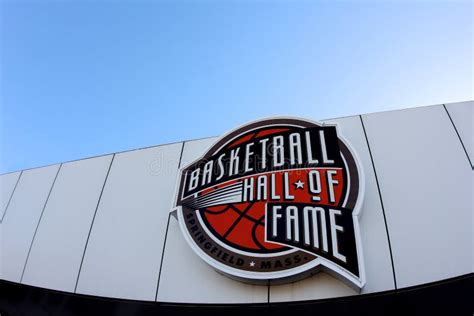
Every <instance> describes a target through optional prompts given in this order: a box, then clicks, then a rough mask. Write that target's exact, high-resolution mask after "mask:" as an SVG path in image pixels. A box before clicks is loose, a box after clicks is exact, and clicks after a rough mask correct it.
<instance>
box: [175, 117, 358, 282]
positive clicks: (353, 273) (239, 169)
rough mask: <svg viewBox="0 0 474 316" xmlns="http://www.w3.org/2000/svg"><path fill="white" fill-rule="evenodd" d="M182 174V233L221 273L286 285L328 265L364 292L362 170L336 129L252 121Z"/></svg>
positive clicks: (296, 121) (284, 120)
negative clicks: (361, 237)
mask: <svg viewBox="0 0 474 316" xmlns="http://www.w3.org/2000/svg"><path fill="white" fill-rule="evenodd" d="M179 177H180V178H179V183H178V189H177V197H176V201H175V206H176V210H177V215H178V220H179V223H180V227H181V231H182V232H183V234H184V237H185V239H186V240H187V242H188V243H189V245H190V246H191V248H192V249H194V251H195V252H196V253H197V254H198V255H199V256H200V257H201V258H202V259H203V260H205V261H206V262H207V263H209V264H210V265H211V266H213V267H214V268H216V269H217V270H218V271H220V272H221V273H224V274H226V275H229V276H231V277H233V278H238V279H241V280H244V281H247V282H253V283H255V282H256V283H259V282H268V281H270V280H271V281H272V282H289V281H294V280H295V279H297V278H303V277H305V276H308V275H310V274H311V273H314V272H316V271H317V270H318V269H320V268H323V269H326V270H327V271H328V272H330V273H331V274H333V275H337V276H340V277H342V278H343V279H344V280H346V281H349V283H350V284H352V285H355V286H356V287H358V288H362V287H363V285H364V283H365V276H364V266H363V259H362V251H361V241H360V235H359V223H358V215H359V211H360V205H361V203H362V199H363V187H364V186H363V173H362V170H361V167H360V164H359V162H358V159H357V157H356V155H355V154H354V152H353V151H352V149H351V148H350V146H349V144H348V143H347V142H346V141H345V140H344V139H343V138H342V137H341V135H339V131H338V128H337V126H336V125H330V124H320V123H316V122H312V121H307V120H302V119H294V118H272V119H267V120H261V121H257V122H253V123H250V124H247V125H245V126H242V127H240V128H238V129H236V130H234V131H232V132H230V133H228V134H226V135H225V136H223V137H221V138H220V139H219V140H217V142H216V143H215V144H214V145H213V146H211V147H210V148H209V150H207V152H206V153H205V154H204V155H203V156H202V157H201V158H200V159H198V160H196V161H194V162H193V163H191V164H190V165H188V166H186V167H184V168H182V169H181V171H180V175H179Z"/></svg>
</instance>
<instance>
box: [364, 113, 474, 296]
mask: <svg viewBox="0 0 474 316" xmlns="http://www.w3.org/2000/svg"><path fill="white" fill-rule="evenodd" d="M363 120H364V124H365V127H366V131H367V135H368V139H369V143H370V148H371V150H372V154H373V157H374V162H375V167H376V170H377V175H378V179H379V184H380V189H381V194H382V199H383V203H384V207H385V214H386V217H387V223H388V230H389V234H390V240H391V245H392V253H393V257H394V263H395V274H396V278H397V284H398V286H399V287H407V286H411V285H416V284H422V283H427V282H433V281H437V280H442V279H446V278H450V277H454V276H458V275H462V274H466V273H469V272H470V271H471V268H472V264H471V262H472V240H471V237H472V226H471V225H472V204H471V197H472V192H473V191H472V180H471V179H472V175H471V174H472V169H471V168H470V166H469V164H468V163H466V160H467V157H466V155H465V153H464V150H463V148H462V146H461V143H460V141H459V139H458V137H457V135H456V133H455V131H454V129H453V126H452V124H451V121H450V120H449V117H448V115H447V113H446V111H445V110H444V108H443V106H432V107H423V108H415V109H409V110H402V111H392V112H384V113H376V114H370V115H364V116H363Z"/></svg>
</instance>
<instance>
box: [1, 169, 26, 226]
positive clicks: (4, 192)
mask: <svg viewBox="0 0 474 316" xmlns="http://www.w3.org/2000/svg"><path fill="white" fill-rule="evenodd" d="M20 173H21V172H19V171H18V172H11V173H7V174H2V175H1V176H0V194H1V195H0V223H1V222H2V221H3V216H4V215H5V211H6V209H7V205H8V202H9V201H10V199H11V197H12V195H13V191H14V190H15V187H16V184H17V182H18V180H19V179H20Z"/></svg>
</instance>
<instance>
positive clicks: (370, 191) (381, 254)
mask: <svg viewBox="0 0 474 316" xmlns="http://www.w3.org/2000/svg"><path fill="white" fill-rule="evenodd" d="M326 122H327V123H336V124H338V127H339V132H340V133H341V135H342V136H343V138H344V139H345V140H347V141H348V142H349V144H350V146H351V148H353V149H354V151H355V152H356V154H357V155H358V157H359V159H360V162H361V165H362V169H363V172H364V175H365V195H364V196H363V199H364V202H363V205H362V209H361V212H360V216H359V224H360V231H361V238H362V248H363V249H362V250H363V253H364V261H365V270H366V279H367V283H366V285H365V287H364V288H363V290H362V293H371V292H379V291H386V290H391V289H394V287H395V285H394V279H393V270H392V263H391V259H390V248H389V242H388V237H387V232H386V229H385V221H384V215H383V209H382V206H381V201H380V197H379V193H378V189H377V183H376V178H375V174H374V170H373V167H372V162H371V158H370V153H369V149H368V147H367V141H366V138H365V135H364V130H363V127H362V123H361V120H360V117H359V116H351V117H346V118H341V119H334V120H330V121H326ZM355 294H357V292H356V291H355V290H353V289H352V288H350V287H348V286H347V285H346V284H344V283H343V282H342V281H340V280H338V279H336V278H335V277H333V276H331V275H329V274H327V273H326V272H320V273H318V274H316V275H314V276H312V277H310V278H308V279H305V280H303V281H300V282H295V283H291V284H285V285H276V286H271V287H270V301H271V302H280V301H297V300H311V299H323V298H329V297H339V296H347V295H355Z"/></svg>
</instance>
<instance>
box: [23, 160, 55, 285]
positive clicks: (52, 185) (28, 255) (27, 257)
mask: <svg viewBox="0 0 474 316" xmlns="http://www.w3.org/2000/svg"><path fill="white" fill-rule="evenodd" d="M62 166H63V164H62V163H61V164H60V165H59V168H58V171H57V172H56V175H55V176H54V180H53V183H52V184H51V188H50V189H49V192H48V196H47V197H46V201H44V205H43V209H42V210H41V214H40V217H39V219H38V223H37V224H36V228H35V233H34V234H33V238H32V239H31V243H30V248H29V249H28V254H27V255H26V260H25V264H24V265H23V271H22V272H21V278H20V283H22V282H23V276H24V275H25V270H26V266H27V264H28V259H29V258H30V253H31V249H32V248H33V244H34V242H35V238H36V233H37V232H38V228H39V226H40V223H41V219H42V218H43V213H44V210H45V209H46V205H47V204H48V201H49V197H50V196H51V192H53V188H54V184H55V183H56V179H57V178H58V175H59V171H61V167H62Z"/></svg>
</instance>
